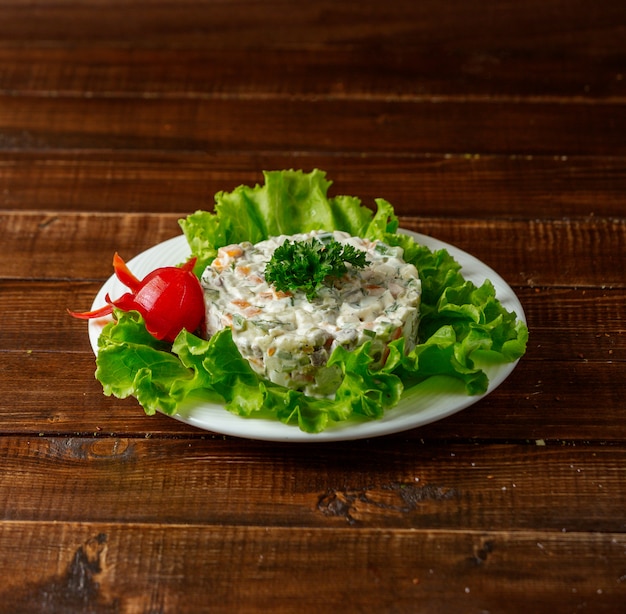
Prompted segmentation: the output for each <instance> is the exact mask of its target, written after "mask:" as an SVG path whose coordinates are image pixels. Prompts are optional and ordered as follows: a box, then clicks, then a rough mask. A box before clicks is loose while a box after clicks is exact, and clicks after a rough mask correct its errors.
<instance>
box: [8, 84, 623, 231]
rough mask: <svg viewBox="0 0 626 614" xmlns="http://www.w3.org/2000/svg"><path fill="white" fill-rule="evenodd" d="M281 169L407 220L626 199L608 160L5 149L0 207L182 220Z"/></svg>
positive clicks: (511, 214) (528, 213)
mask: <svg viewBox="0 0 626 614" xmlns="http://www.w3.org/2000/svg"><path fill="white" fill-rule="evenodd" d="M625 81H626V80H625ZM281 168H303V169H307V170H308V169H312V168H321V169H325V170H326V171H327V177H328V178H329V179H331V180H332V181H333V182H334V185H333V186H332V187H331V191H330V192H331V194H338V193H340V194H350V195H357V196H359V198H361V200H362V201H363V203H365V204H371V203H373V202H374V199H375V198H378V197H383V198H385V199H386V200H388V201H389V202H391V203H393V205H394V207H395V210H396V212H397V213H398V214H399V215H407V216H408V215H418V214H419V215H420V216H435V217H437V216H439V217H454V218H458V217H461V218H463V217H467V215H468V212H471V213H472V215H474V216H476V217H479V216H480V217H490V218H495V217H498V218H519V219H536V218H538V217H544V218H560V217H580V216H590V215H594V216H596V217H598V216H607V217H622V215H623V212H624V203H623V194H624V193H625V192H626V162H625V161H624V159H623V158H616V157H602V156H599V157H571V156H570V157H567V156H565V157H562V156H552V157H545V156H541V157H537V156H529V157H527V156H484V155H483V156H464V155H417V154H416V155H411V154H406V155H385V154H380V155H373V156H356V155H331V154H327V155H323V154H319V155H315V154H305V155H299V156H296V155H294V154H292V153H289V152H255V153H250V154H248V153H244V152H240V153H228V152H219V153H215V154H208V153H201V152H198V153H188V152H170V153H163V154H159V153H151V152H128V151H117V152H116V154H115V156H114V157H112V156H111V155H110V153H97V152H91V153H90V152H81V153H80V154H72V153H64V152H40V153H24V152H15V151H11V152H6V151H5V152H0V182H1V183H2V191H1V192H0V209H5V210H7V209H17V210H41V211H53V210H54V211H76V210H89V211H99V212H110V213H112V212H120V213H127V212H142V213H155V212H157V211H162V212H170V213H171V212H177V213H180V214H181V215H186V214H188V213H191V212H192V211H195V210H196V209H210V208H211V207H212V206H213V202H214V194H215V193H216V192H218V191H221V190H225V191H230V190H233V189H234V188H235V187H237V186H238V185H242V184H244V185H255V184H257V183H262V182H263V176H262V173H261V169H267V170H273V169H281Z"/></svg>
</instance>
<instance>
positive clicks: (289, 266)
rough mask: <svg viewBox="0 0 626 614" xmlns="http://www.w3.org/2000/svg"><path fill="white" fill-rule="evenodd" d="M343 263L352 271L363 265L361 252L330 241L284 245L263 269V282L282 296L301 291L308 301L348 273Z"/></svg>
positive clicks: (315, 240) (295, 242)
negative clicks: (282, 294)
mask: <svg viewBox="0 0 626 614" xmlns="http://www.w3.org/2000/svg"><path fill="white" fill-rule="evenodd" d="M346 263H348V264H351V265H352V266H353V267H354V268H355V269H362V268H364V267H365V265H366V264H367V260H366V258H365V252H363V251H361V250H359V249H356V248H355V247H353V246H352V245H342V244H341V243H339V241H336V240H335V239H331V240H330V241H329V242H324V241H320V240H319V239H315V238H313V239H310V240H306V241H289V240H287V241H285V242H284V243H283V244H282V245H280V246H279V247H277V248H276V250H275V251H274V254H273V255H272V258H271V260H270V261H269V262H268V263H267V266H266V267H265V279H266V280H267V281H268V282H269V283H271V284H273V285H274V287H275V288H276V289H277V290H279V291H282V292H290V291H291V292H295V291H297V290H301V291H302V292H304V293H305V294H306V297H307V299H308V300H309V301H310V300H311V299H313V298H315V296H316V295H317V292H318V290H319V289H320V288H321V287H322V285H324V284H325V283H327V282H328V281H329V280H331V279H338V278H340V277H342V276H343V275H345V274H346V273H347V272H348V267H347V266H346Z"/></svg>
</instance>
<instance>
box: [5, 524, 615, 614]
mask: <svg viewBox="0 0 626 614" xmlns="http://www.w3.org/2000/svg"><path fill="white" fill-rule="evenodd" d="M625 552H626V549H625V542H624V537H623V535H622V534H593V533H591V534H585V535H581V534H559V533H550V532H536V531H528V532H518V533H509V532H498V531H488V530H484V531H480V532H473V533H472V532H470V533H463V534H459V533H458V532H454V531H452V532H447V531H424V530H413V529H411V530H404V531H398V530H394V531H393V532H392V531H388V530H384V529H372V530H363V529H359V530H357V529H345V530H342V531H337V532H335V533H333V536H332V539H329V534H328V531H326V530H323V529H322V530H320V529H317V530H310V529H305V530H297V529H289V528H280V527H273V528H270V527H255V526H249V527H233V526H231V525H219V526H184V525H159V524H153V525H141V526H137V525H123V524H119V523H115V522H113V523H107V524H84V523H59V522H51V523H23V522H17V523H14V522H6V521H5V522H3V523H1V524H0V567H1V568H3V569H9V568H10V569H11V570H12V573H11V574H6V575H5V583H4V587H3V592H2V600H3V604H5V607H6V608H8V609H10V611H11V612H13V613H14V614H22V613H26V612H29V613H30V612H33V611H44V610H45V611H52V610H54V611H80V610H81V609H82V610H83V611H84V610H86V609H89V611H93V612H98V613H104V612H118V611H123V612H125V613H128V614H136V613H137V614H139V613H142V612H148V611H149V612H160V613H163V612H172V611H176V612H180V613H183V614H184V613H187V612H193V613H197V612H212V613H214V612H225V613H226V612H233V611H237V612H250V613H252V612H258V611H272V612H279V613H280V612H293V611H294V610H298V611H302V612H319V611H321V610H324V609H327V608H328V605H329V604H341V607H342V608H343V609H349V610H350V611H353V612H361V611H362V612H365V611H369V608H370V607H371V604H372V603H376V604H377V605H378V606H380V608H381V609H383V610H384V611H389V612H391V611H393V612H414V611H415V607H416V605H419V608H420V612H424V613H425V614H430V613H436V612H441V611H459V612H460V611H463V612H468V611H482V612H485V611H492V612H495V611H498V610H499V609H500V608H501V606H502V603H503V602H506V604H507V605H506V609H507V612H512V613H518V612H519V613H523V612H526V611H528V609H529V608H531V609H532V611H533V612H538V613H543V612H552V613H555V614H559V613H565V612H573V611H577V610H580V609H589V611H593V612H598V613H611V614H613V613H614V612H617V611H620V608H621V606H622V605H623V603H624V598H625V594H626V586H625V582H624V579H623V571H624V568H625V566H626V557H625ZM346 561H349V564H346ZM312 563H313V564H312ZM312 586H314V587H315V590H314V591H313V590H310V589H309V588H308V587H312Z"/></svg>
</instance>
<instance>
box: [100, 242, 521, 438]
mask: <svg viewBox="0 0 626 614" xmlns="http://www.w3.org/2000/svg"><path fill="white" fill-rule="evenodd" d="M402 232H406V234H409V235H411V236H412V237H413V238H414V239H415V240H416V241H417V242H418V243H420V244H422V245H425V246H427V247H429V248H430V249H432V250H438V249H446V250H447V251H448V253H449V254H450V255H451V256H452V257H453V258H454V259H455V260H456V261H457V262H458V263H459V264H460V265H461V267H462V268H461V272H462V273H463V275H464V277H465V278H466V279H469V280H471V281H472V282H474V283H475V284H476V285H477V286H480V285H481V284H482V283H483V281H484V280H485V279H489V280H490V281H491V282H492V284H493V285H494V288H495V290H496V296H497V297H498V299H499V300H500V302H501V303H502V305H503V307H504V308H505V309H507V310H508V311H514V312H515V313H516V314H517V318H518V319H519V320H521V321H523V322H524V323H525V322H526V317H525V314H524V310H523V308H522V305H521V303H520V302H519V299H518V298H517V296H516V295H515V293H514V292H513V290H512V289H511V287H510V286H509V285H508V284H507V283H506V282H505V281H504V279H502V277H500V275H498V274H497V273H496V272H495V271H494V270H493V269H491V268H490V267H488V266H487V265H486V264H484V263H483V262H481V261H480V260H478V259H477V258H474V256H471V255H470V254H468V253H466V252H464V251H462V250H460V249H458V248H457V247H454V246H453V245H450V244H448V243H444V242H443V241H439V240H437V239H433V238H432V237H428V236H426V235H422V234H418V233H415V232H411V231H405V230H403V231H402ZM189 255H190V250H189V246H188V244H187V240H186V239H185V237H184V236H183V235H180V236H177V237H174V238H173V239H169V240H168V241H164V242H163V243H159V244H158V245H155V246H154V247H151V248H150V249H148V250H146V251H145V252H142V253H141V254H139V255H138V256H136V257H135V258H133V259H132V260H130V261H129V262H128V263H127V264H128V267H129V268H130V270H131V271H132V272H133V273H134V274H135V275H136V276H137V277H139V278H140V279H142V278H143V277H145V276H146V275H147V274H148V273H150V272H151V271H153V270H154V269H156V268H158V267H162V266H174V265H177V264H181V263H182V262H184V261H185V260H186V259H187V258H188V257H189ZM127 290H128V289H127V288H125V287H124V286H123V285H122V284H121V283H120V282H119V281H118V280H117V278H116V277H115V276H114V275H113V276H111V277H110V278H109V279H108V280H107V282H106V283H105V284H104V285H103V286H102V288H101V289H100V291H99V292H98V294H97V295H96V298H95V300H94V302H93V305H92V309H97V308H99V307H102V306H104V305H105V299H104V297H105V296H106V294H109V295H110V296H111V298H113V299H116V298H118V297H119V296H120V295H121V294H123V293H124V292H126V291H127ZM107 321H109V320H108V319H106V318H101V319H96V320H90V321H89V339H90V342H91V346H92V348H93V350H94V352H95V353H97V351H98V337H99V336H100V332H101V331H102V327H103V326H104V324H106V322H107ZM516 364H517V361H516V362H512V363H505V364H498V365H495V366H489V367H485V372H486V373H487V375H488V377H489V388H488V390H487V392H486V393H485V394H482V395H477V396H468V395H467V394H466V393H465V390H464V387H463V386H462V385H460V384H458V383H457V382H455V381H454V380H451V378H448V379H449V380H450V381H449V383H446V387H445V392H443V390H444V388H443V386H442V385H441V382H436V380H435V378H431V379H430V380H427V381H426V382H424V383H422V384H419V385H418V386H415V387H413V388H411V389H409V390H406V391H405V392H404V394H403V395H402V398H401V400H400V402H399V403H398V405H396V406H395V407H394V408H392V409H390V410H388V411H386V412H385V414H384V416H383V417H382V418H381V419H379V420H358V421H357V420H353V421H346V422H344V423H338V424H337V425H333V426H331V427H329V428H327V429H326V430H325V431H323V432H321V433H317V434H311V433H305V432H303V431H301V430H300V429H299V428H298V427H297V426H288V425H286V424H283V423H281V422H278V421H277V420H268V419H260V418H243V417H241V416H237V415H235V414H231V413H230V412H229V411H227V410H226V409H225V408H224V405H223V404H221V403H213V402H206V401H204V400H203V401H198V402H194V401H190V402H189V403H187V405H186V407H184V408H182V409H181V410H180V411H179V412H178V413H176V414H174V415H173V416H172V417H174V418H176V419H178V420H181V421H182V422H185V423H187V424H190V425H193V426H196V427H198V428H200V429H204V430H207V431H212V432H215V433H220V434H223V435H232V436H236V437H245V438H248V439H259V440H266V441H294V442H296V441H297V442H321V441H344V440H352V439H366V438H369V437H378V436H380V435H389V434H391V433H398V432H401V431H406V430H408V429H413V428H416V427H418V426H422V425H424V424H428V423H430V422H434V421H436V420H441V419H442V418H446V417H448V416H451V415H452V414H454V413H456V412H458V411H461V410H462V409H465V408H467V407H469V406H470V405H473V404H474V403H477V402H478V401H480V400H481V399H482V398H484V397H485V396H486V395H488V394H489V393H491V392H493V390H495V388H497V387H498V386H499V385H500V384H501V383H502V382H503V381H504V380H505V379H506V378H507V377H508V376H509V375H510V374H511V372H512V371H513V369H514V368H515V366H516Z"/></svg>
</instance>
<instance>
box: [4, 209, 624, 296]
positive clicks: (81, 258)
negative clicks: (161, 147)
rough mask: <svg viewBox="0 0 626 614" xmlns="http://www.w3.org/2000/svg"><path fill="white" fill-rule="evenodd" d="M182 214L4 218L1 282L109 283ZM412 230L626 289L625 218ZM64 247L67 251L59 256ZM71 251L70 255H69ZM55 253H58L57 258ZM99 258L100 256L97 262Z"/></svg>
mask: <svg viewBox="0 0 626 614" xmlns="http://www.w3.org/2000/svg"><path fill="white" fill-rule="evenodd" d="M180 217H182V216H180V215H177V214H161V215H148V214H124V215H118V214H112V215H98V217H97V218H94V216H93V215H92V214H90V213H78V214H70V213H58V214H52V213H45V212H28V213H20V212H6V213H4V214H2V215H0V233H2V237H3V247H4V249H5V251H6V253H10V254H12V257H11V258H7V259H3V260H2V261H1V262H0V278H5V279H10V278H13V279H31V280H32V279H67V278H68V275H71V277H72V278H73V279H74V280H76V281H78V280H94V279H98V280H105V279H107V278H108V277H109V276H110V275H111V260H110V258H112V255H113V253H114V252H115V251H118V252H120V254H121V255H122V256H123V257H124V258H126V259H130V258H131V257H132V256H134V255H136V254H137V253H139V252H141V251H143V250H145V249H147V248H148V247H151V246H153V245H155V244H156V243H159V242H160V241H163V240H165V239H169V238H171V237H174V236H177V235H180V228H179V226H178V219H180ZM401 225H402V226H403V227H405V228H407V229H409V230H414V231H417V232H421V233H423V234H427V235H431V236H434V237H437V238H438V239H441V240H443V241H446V242H448V243H452V244H453V245H456V246H458V247H460V248H461V249H464V250H466V251H467V252H469V253H471V254H473V255H474V256H476V257H477V258H479V259H480V260H482V261H483V262H485V263H486V264H488V265H489V266H491V267H492V268H494V269H495V270H496V271H497V272H498V273H499V274H500V275H502V276H503V277H504V278H505V279H506V280H507V281H508V283H510V284H512V285H513V286H522V287H524V286H530V287H546V286H561V287H586V288H600V289H609V288H623V287H625V286H626V277H625V276H626V270H624V267H623V266H622V264H623V262H624V258H625V256H626V223H625V221H624V220H623V219H619V218H618V219H605V218H600V219H596V218H593V217H591V218H585V219H576V220H529V221H525V220H476V219H457V220H455V222H454V224H452V223H450V220H448V219H444V218H415V217H411V218H402V219H401ZM60 245H65V246H66V247H67V249H65V250H61V251H60V250H59V246H60ZM70 247H71V249H69V248H70ZM50 254H54V257H53V258H51V257H50ZM97 254H101V258H100V257H95V256H96V255H97Z"/></svg>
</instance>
